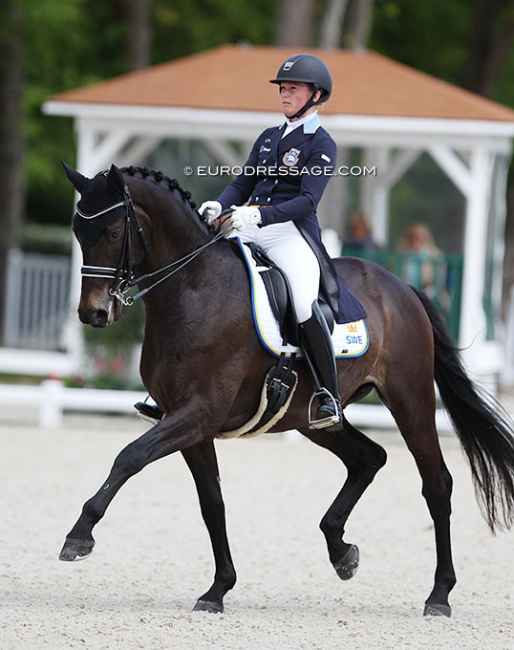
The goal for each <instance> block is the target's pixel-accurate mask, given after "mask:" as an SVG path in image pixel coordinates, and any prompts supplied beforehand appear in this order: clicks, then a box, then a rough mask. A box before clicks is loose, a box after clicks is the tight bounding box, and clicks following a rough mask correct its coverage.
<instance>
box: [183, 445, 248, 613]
mask: <svg viewBox="0 0 514 650" xmlns="http://www.w3.org/2000/svg"><path fill="white" fill-rule="evenodd" d="M182 455H183V456H184V459H185V461H186V463H187V465H188V467H189V469H190V471H191V474H192V475H193V478H194V481H195V484H196V489H197V491H198V498H199V500H200V508H201V511H202V516H203V520H204V522H205V525H206V527H207V530H208V531H209V536H210V538H211V544H212V550H213V553H214V561H215V564H216V571H215V574H214V582H213V584H212V586H211V588H210V589H209V590H208V591H207V592H206V593H205V594H203V596H200V598H199V599H198V601H197V603H196V605H195V607H194V610H193V611H195V612H198V611H203V612H210V613H214V614H217V613H220V612H222V611H223V598H224V596H225V594H226V593H227V591H229V589H232V587H233V586H234V585H235V583H236V572H235V569H234V564H233V562H232V558H231V556H230V549H229V544H228V539H227V531H226V526H225V505H224V503H223V498H222V496H221V488H220V482H219V472H218V461H217V459H216V450H215V449H214V443H213V442H212V441H208V442H203V443H200V444H198V445H195V446H194V447H190V448H189V449H184V450H182Z"/></svg>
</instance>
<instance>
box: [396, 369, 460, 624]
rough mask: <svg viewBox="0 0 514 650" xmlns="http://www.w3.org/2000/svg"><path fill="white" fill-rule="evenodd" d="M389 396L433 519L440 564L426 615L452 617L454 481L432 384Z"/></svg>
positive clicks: (417, 385)
mask: <svg viewBox="0 0 514 650" xmlns="http://www.w3.org/2000/svg"><path fill="white" fill-rule="evenodd" d="M420 373H421V371H420ZM420 376H423V375H422V374H418V378H419V377H420ZM425 376H430V375H429V374H428V375H425ZM425 384H426V385H425ZM387 399H388V404H389V408H390V409H391V412H392V414H393V416H394V418H395V420H396V422H397V424H398V427H399V429H400V431H401V434H402V436H403V438H404V439H405V442H406V443H407V447H408V448H409V451H410V452H411V453H412V455H413V456H414V459H415V461H416V465H417V467H418V471H419V473H420V476H421V480H422V494H423V497H424V498H425V501H426V503H427V506H428V510H429V512H430V516H431V517H432V520H433V522H434V530H435V541H436V554H437V565H436V571H435V580H434V588H433V589H432V592H431V593H430V595H429V597H428V598H427V600H426V601H425V610H424V614H425V616H438V615H439V616H440V615H443V616H451V607H450V605H449V603H448V594H449V593H450V591H451V590H452V589H453V587H454V586H455V583H456V577H455V569H454V567H453V561H452V552H451V539H450V515H451V494H452V485H453V481H452V477H451V474H450V472H449V471H448V468H447V467H446V465H445V463H444V460H443V456H442V452H441V447H440V445H439V437H438V434H437V429H436V426H435V396H434V389H433V385H432V383H430V384H428V383H426V382H424V381H423V380H419V379H418V381H417V382H416V383H414V382H412V383H410V384H409V387H408V388H407V386H405V385H404V388H403V391H401V394H400V395H399V397H398V399H395V398H394V397H393V396H391V395H388V398H387Z"/></svg>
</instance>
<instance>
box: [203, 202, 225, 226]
mask: <svg viewBox="0 0 514 650" xmlns="http://www.w3.org/2000/svg"><path fill="white" fill-rule="evenodd" d="M198 212H199V213H200V214H201V215H202V217H203V216H205V220H206V221H207V223H212V222H213V221H215V220H216V219H217V218H218V217H219V216H220V214H221V203H220V202H219V201H205V202H204V203H202V205H201V206H200V207H199V208H198ZM204 213H205V215H204Z"/></svg>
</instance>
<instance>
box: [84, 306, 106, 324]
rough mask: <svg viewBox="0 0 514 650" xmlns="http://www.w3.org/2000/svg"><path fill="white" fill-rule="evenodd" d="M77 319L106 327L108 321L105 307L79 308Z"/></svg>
mask: <svg viewBox="0 0 514 650" xmlns="http://www.w3.org/2000/svg"><path fill="white" fill-rule="evenodd" d="M79 319H80V321H81V322H82V323H84V324H85V325H92V326H93V327H106V325H107V323H108V314H107V311H106V310H105V309H87V310H81V309H79Z"/></svg>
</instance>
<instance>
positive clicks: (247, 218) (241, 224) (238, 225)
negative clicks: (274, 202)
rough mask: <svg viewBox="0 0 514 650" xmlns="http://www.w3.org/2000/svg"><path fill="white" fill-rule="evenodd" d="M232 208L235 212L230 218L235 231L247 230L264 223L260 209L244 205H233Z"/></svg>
mask: <svg viewBox="0 0 514 650" xmlns="http://www.w3.org/2000/svg"><path fill="white" fill-rule="evenodd" d="M231 208H232V210H234V212H232V215H231V217H230V223H231V224H232V228H234V229H235V230H245V229H246V228H250V227H251V226H256V225H257V224H259V223H260V222H261V221H262V218H261V213H260V210H259V208H255V207H252V206H249V205H242V206H240V207H237V206H235V205H232V206H231Z"/></svg>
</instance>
